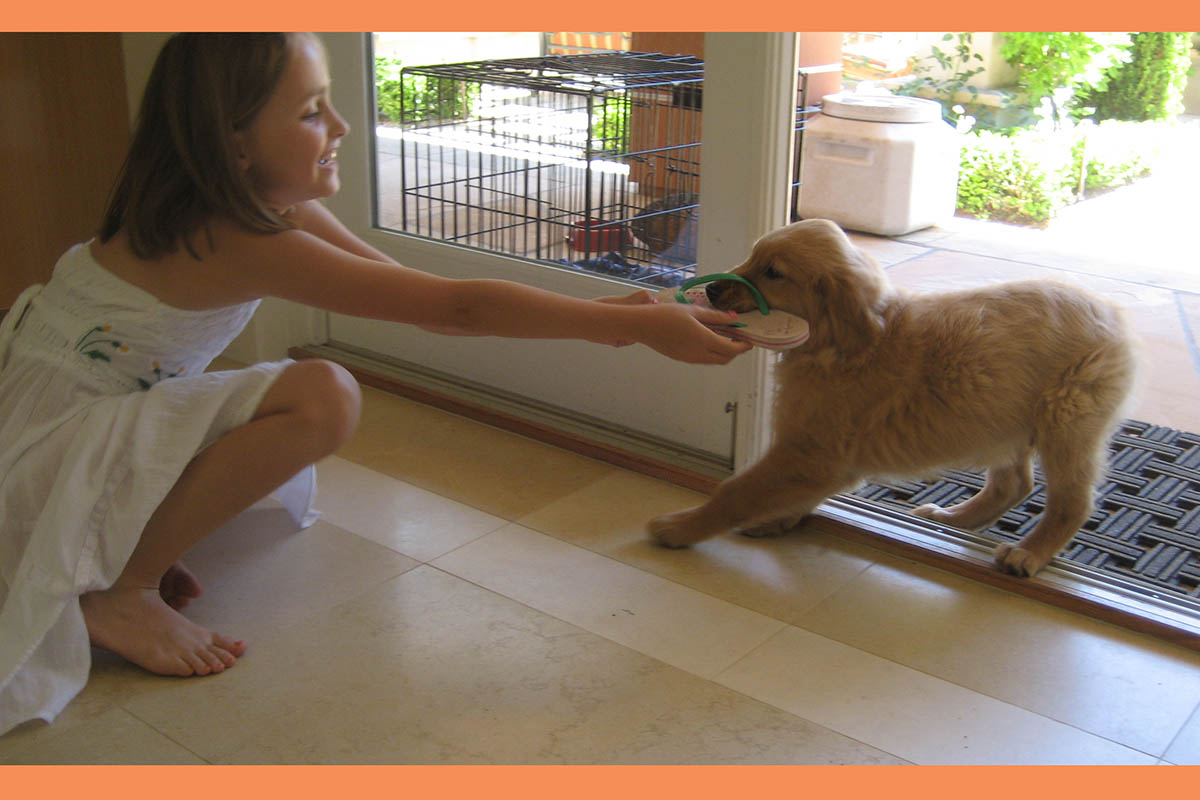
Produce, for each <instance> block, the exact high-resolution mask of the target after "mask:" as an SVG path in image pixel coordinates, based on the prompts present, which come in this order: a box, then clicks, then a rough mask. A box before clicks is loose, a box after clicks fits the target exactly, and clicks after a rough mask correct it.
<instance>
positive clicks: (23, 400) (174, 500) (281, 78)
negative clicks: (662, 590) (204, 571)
mask: <svg viewBox="0 0 1200 800" xmlns="http://www.w3.org/2000/svg"><path fill="white" fill-rule="evenodd" d="M347 131H348V126H347V125H346V121H345V120H344V119H342V118H341V117H340V116H338V113H337V112H336V111H335V110H334V108H333V106H332V104H331V103H330V97H329V75H328V72H327V68H326V62H325V56H324V52H323V50H322V48H321V45H320V43H319V41H318V40H317V39H316V38H315V37H312V36H308V35H285V34H184V35H179V36H176V37H174V38H173V39H171V40H170V41H169V42H168V43H167V44H166V46H165V47H164V48H163V51H162V52H161V53H160V54H159V57H158V60H157V62H156V64H155V66H154V70H153V73H152V75H151V77H150V81H149V83H148V85H147V87H146V93H145V98H144V101H143V105H142V108H141V113H140V116H139V120H138V124H137V130H136V132H135V135H134V140H133V144H132V146H131V148H130V152H129V155H128V157H127V159H126V162H125V164H124V167H123V169H122V173H121V176H120V178H119V180H118V184H117V187H116V189H115V191H114V193H113V197H112V199H111V201H110V205H109V208H108V210H107V213H106V215H105V218H104V220H103V223H102V227H101V229H100V234H99V236H98V237H97V238H96V239H95V240H92V241H90V242H88V243H84V244H80V245H76V246H75V247H73V248H72V249H71V250H70V251H68V252H67V253H66V254H65V255H64V256H63V257H62V259H61V260H60V261H59V263H58V264H57V265H56V266H55V270H54V275H53V277H52V278H51V280H50V281H49V282H48V283H47V285H46V286H45V287H33V288H31V289H30V290H29V291H27V292H26V293H25V294H23V295H22V297H21V298H20V299H19V300H18V302H17V303H16V305H15V306H14V308H12V310H11V311H10V312H9V314H8V315H7V317H6V318H5V319H4V321H3V327H2V328H0V578H2V581H0V604H2V606H0V733H3V732H4V731H7V730H9V729H10V728H12V727H13V726H15V725H17V724H19V723H21V722H23V721H25V720H29V719H33V718H38V717H40V718H42V719H45V720H52V719H53V718H54V717H55V716H56V715H57V714H58V713H59V712H60V711H61V710H62V708H63V707H64V706H65V705H66V703H67V702H68V701H69V700H70V699H71V698H72V697H73V696H74V695H75V694H76V693H77V692H78V691H79V690H80V689H81V688H82V687H83V685H84V684H85V682H86V680H87V675H88V670H89V668H90V651H89V642H90V643H91V644H94V645H97V646H99V647H102V648H106V649H109V650H112V651H115V652H116V653H119V654H120V655H122V656H124V657H125V658H126V659H128V660H130V661H132V662H134V663H136V664H138V665H140V666H142V667H144V668H146V669H148V670H150V671H152V672H156V673H160V674H164V675H207V674H212V673H216V672H221V671H222V670H224V669H226V668H227V667H230V666H232V665H233V664H234V662H235V661H236V660H237V658H238V657H239V656H241V655H242V654H243V653H244V652H245V650H246V645H245V644H244V643H243V642H241V641H237V640H234V639H232V638H230V637H228V636H225V635H222V634H219V633H212V632H210V631H207V630H205V629H203V628H201V627H200V626H198V625H196V624H194V623H192V622H191V621H189V620H188V619H187V618H186V617H184V616H183V615H182V614H180V613H179V609H181V608H183V606H185V605H186V604H187V602H188V601H189V600H190V599H191V598H193V597H195V596H196V595H197V594H198V593H199V591H200V587H199V584H198V583H197V582H196V579H195V578H194V577H193V576H192V575H191V574H190V573H189V572H188V571H187V570H186V569H185V568H184V567H183V566H182V565H181V564H180V563H179V562H178V559H179V557H180V556H181V555H182V554H183V553H184V552H186V551H187V550H188V549H189V548H190V547H191V546H192V545H193V544H195V543H196V542H197V541H199V540H200V539H201V538H203V537H204V536H206V535H207V534H208V533H210V532H211V531H213V530H214V529H215V528H217V527H218V526H220V525H221V524H222V523H224V522H226V521H227V520H229V519H231V518H232V517H233V516H235V515H236V514H238V513H239V512H241V511H242V510H244V509H245V508H247V507H248V506H250V505H251V504H252V503H254V502H256V501H257V500H259V499H260V498H262V497H264V496H266V495H267V494H270V493H272V492H275V494H276V496H278V497H279V498H280V499H281V500H282V501H283V502H284V504H285V506H287V507H288V510H289V511H290V512H291V513H292V515H293V517H294V518H295V519H296V521H297V523H298V524H299V525H305V524H309V523H310V522H311V521H312V513H311V511H310V509H309V500H310V498H311V495H312V491H313V482H312V476H313V469H312V464H313V463H314V462H316V461H317V460H319V459H321V458H322V457H324V456H326V455H328V454H330V453H332V452H334V451H335V450H336V449H337V448H338V446H339V445H341V443H342V442H344V441H345V440H346V438H347V437H348V436H349V435H350V434H351V432H352V431H353V430H354V427H355V425H356V424H357V421H358V414H359V401H360V397H359V391H358V387H357V385H356V384H355V382H354V380H353V379H352V378H351V377H350V376H349V375H348V374H347V373H346V372H345V370H343V369H342V368H340V367H338V366H337V365H335V364H332V363H329V362H326V361H320V360H311V361H302V362H293V361H283V362H279V363H269V364H258V365H255V366H253V367H250V368H247V369H244V370H236V371H228V372H217V373H204V372H203V370H204V369H205V367H206V366H207V365H208V363H209V362H210V361H211V360H212V359H213V358H214V357H215V356H216V355H218V354H219V353H220V352H221V351H222V350H223V349H224V348H225V347H226V346H227V345H228V343H229V342H230V341H231V340H232V339H233V338H234V336H236V335H237V333H238V332H239V331H240V330H241V328H242V327H243V326H244V325H245V323H246V322H247V321H248V320H249V318H250V316H251V314H252V313H253V311H254V309H255V307H256V305H257V303H258V302H259V300H260V299H261V298H262V297H265V296H276V297H282V298H286V299H288V300H294V301H297V302H301V303H307V304H310V305H313V306H318V307H320V308H325V309H328V310H330V311H335V312H339V313H343V314H353V315H358V316H363V317H372V318H376V319H387V320H395V321H398V322H406V323H411V324H413V325H417V326H420V327H421V328H424V329H426V330H432V331H437V332H441V333H446V334H456V335H491V336H508V337H531V338H572V339H584V340H588V341H592V342H598V343H603V344H610V345H623V344H630V343H634V342H641V343H643V344H646V345H648V346H650V347H652V348H654V349H655V350H657V351H658V352H660V353H662V354H664V355H666V356H669V357H672V358H676V359H680V360H683V361H689V362H696V363H724V362H726V361H728V360H730V359H731V358H733V357H734V356H736V355H738V354H739V353H741V352H744V351H745V350H746V349H747V348H748V345H745V344H741V343H735V342H732V341H730V340H728V339H726V338H724V337H721V336H718V335H716V334H714V333H712V332H711V331H710V330H708V328H706V327H705V326H704V324H702V323H705V322H707V323H721V322H727V321H729V315H727V314H725V313H724V312H717V311H712V310H703V309H698V308H697V307H695V306H687V305H682V304H661V305H658V304H654V303H653V302H651V301H650V299H649V296H648V295H647V294H646V293H644V292H641V293H637V294H635V295H632V296H630V297H627V298H621V299H615V300H609V301H607V302H596V301H590V300H578V299H574V298H569V297H565V296H561V295H557V294H552V293H548V292H543V291H540V290H537V289H533V288H530V287H527V286H524V285H520V284H515V283H508V282H503V281H491V280H466V281H454V280H448V279H444V278H440V277H437V276H434V275H429V274H426V273H423V272H419V271H416V270H412V269H408V268H405V267H402V266H400V265H398V264H396V263H395V262H393V261H392V260H391V259H390V258H388V257H387V256H385V255H384V254H382V253H380V252H379V251H377V250H375V249H374V248H372V247H370V246H369V245H367V244H365V243H364V242H362V241H361V240H359V239H358V238H356V237H355V236H354V235H352V234H351V233H350V232H349V231H348V230H347V229H346V228H345V227H343V226H342V225H341V224H340V223H339V222H338V221H337V220H336V219H335V218H334V217H333V216H332V215H331V214H330V213H329V212H328V211H326V210H325V208H324V207H323V206H322V205H321V204H320V203H319V202H317V200H318V198H323V197H328V196H329V195H332V194H333V193H334V192H335V191H337V189H338V172H337V169H338V166H337V150H338V144H339V142H340V141H341V139H342V137H343V136H345V135H346V133H347Z"/></svg>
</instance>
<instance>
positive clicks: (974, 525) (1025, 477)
mask: <svg viewBox="0 0 1200 800" xmlns="http://www.w3.org/2000/svg"><path fill="white" fill-rule="evenodd" d="M1031 491H1033V462H1032V460H1031V451H1030V449H1029V448H1025V449H1024V450H1022V451H1021V453H1020V454H1019V455H1018V456H1017V458H1016V460H1014V461H1013V463H1011V464H1006V465H1004V466H1002V467H991V468H989V469H988V471H987V479H986V481H985V482H984V484H983V488H982V489H980V490H979V491H978V492H977V493H976V494H975V496H974V497H971V498H968V499H967V500H964V501H963V502H961V503H958V504H956V505H953V506H951V507H950V508H942V507H940V506H937V505H934V504H933V503H927V504H925V505H923V506H920V507H919V508H914V509H913V512H912V513H914V514H916V515H917V516H918V517H924V518H925V519H929V520H933V521H934V522H940V523H942V524H943V525H952V526H954V527H955V528H963V529H965V530H976V529H978V528H983V527H986V526H988V525H991V524H992V523H993V522H995V521H996V520H997V519H999V518H1000V516H1001V515H1002V514H1003V513H1004V512H1005V511H1008V510H1009V509H1010V508H1012V507H1013V506H1015V505H1016V504H1017V503H1018V502H1020V501H1021V500H1023V499H1024V498H1025V497H1026V496H1027V495H1028V494H1029V493H1030V492H1031Z"/></svg>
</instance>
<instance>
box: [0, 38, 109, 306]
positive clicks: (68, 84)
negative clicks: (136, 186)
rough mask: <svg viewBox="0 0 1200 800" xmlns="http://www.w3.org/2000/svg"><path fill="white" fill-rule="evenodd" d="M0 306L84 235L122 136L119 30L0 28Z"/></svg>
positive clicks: (104, 192)
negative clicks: (0, 201)
mask: <svg viewBox="0 0 1200 800" xmlns="http://www.w3.org/2000/svg"><path fill="white" fill-rule="evenodd" d="M0 97H2V98H3V104H4V113H3V114H0V175H3V189H4V195H5V207H4V213H3V214H0V241H3V242H4V243H5V253H4V255H3V260H2V262H0V264H2V266H0V308H7V307H8V306H9V305H11V303H12V302H13V300H14V299H16V296H17V295H18V294H20V292H21V291H22V290H23V289H24V288H25V287H27V286H29V285H31V284H34V283H44V282H45V281H46V280H47V279H48V278H49V276H50V273H51V271H52V270H53V268H54V263H55V261H57V260H58V257H59V256H60V255H61V254H62V253H63V251H65V250H66V249H67V248H68V247H69V246H70V245H72V244H75V243H76V242H80V241H83V240H85V239H88V238H90V237H91V236H92V235H93V234H94V233H95V231H96V229H97V228H98V226H99V224H100V215H101V214H102V213H103V211H104V205H105V202H106V201H107V199H108V194H109V191H110V190H111V188H112V183H113V180H114V179H115V177H116V175H117V172H118V170H119V169H120V166H121V160H122V159H123V158H124V156H125V150H126V148H127V147H128V144H129V133H130V126H129V111H128V101H127V99H126V93H125V69H124V65H123V60H122V51H121V37H120V35H119V34H116V33H0Z"/></svg>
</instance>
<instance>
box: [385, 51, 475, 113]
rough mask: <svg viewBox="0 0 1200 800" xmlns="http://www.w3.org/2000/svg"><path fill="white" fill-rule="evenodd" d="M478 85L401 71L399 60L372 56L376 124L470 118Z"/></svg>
mask: <svg viewBox="0 0 1200 800" xmlns="http://www.w3.org/2000/svg"><path fill="white" fill-rule="evenodd" d="M478 97H479V86H478V85H476V84H470V83H464V82H462V81H455V80H449V79H440V78H431V77H428V76H425V75H409V74H404V73H403V72H402V64H401V62H400V59H398V58H392V57H387V56H375V99H376V102H377V103H378V121H379V122H400V120H401V113H402V112H403V114H404V117H405V121H407V122H437V121H441V120H452V119H463V118H465V117H468V116H470V114H471V109H472V107H473V106H474V104H475V101H476V100H477V99H478Z"/></svg>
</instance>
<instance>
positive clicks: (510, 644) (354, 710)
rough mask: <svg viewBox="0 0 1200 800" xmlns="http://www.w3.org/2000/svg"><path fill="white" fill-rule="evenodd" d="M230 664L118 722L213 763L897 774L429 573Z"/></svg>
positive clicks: (136, 707) (856, 746)
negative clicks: (762, 766) (647, 766)
mask: <svg viewBox="0 0 1200 800" xmlns="http://www.w3.org/2000/svg"><path fill="white" fill-rule="evenodd" d="M315 643H319V646H315ZM243 661H244V663H240V664H239V665H238V671H239V672H240V673H241V674H240V675H239V676H238V680H236V681H221V682H219V683H218V682H215V681H214V682H209V683H208V684H207V685H203V682H200V681H196V682H190V683H189V682H180V683H179V684H178V685H177V686H176V687H174V688H173V689H172V690H171V691H169V692H162V693H160V694H158V695H156V696H152V697H142V698H138V699H137V700H136V701H134V702H133V703H132V704H131V711H133V712H134V713H136V714H137V715H138V716H139V717H142V718H144V719H146V720H148V721H150V722H151V723H152V724H154V725H155V726H157V727H158V728H159V729H160V730H162V731H163V732H164V733H165V734H166V735H168V736H170V737H171V738H173V739H174V740H176V741H178V742H180V743H181V744H183V745H184V746H186V747H188V748H189V749H192V750H194V751H195V752H197V753H199V754H201V755H202V756H203V757H205V758H206V759H209V760H211V761H214V762H233V763H285V764H287V763H359V764H363V763H408V764H417V763H437V764H459V763H533V764H554V763H881V762H895V761H896V759H895V758H893V757H891V756H888V755H887V754H885V753H883V752H880V751H879V750H876V749H874V748H870V747H864V746H863V745H861V744H860V743H858V742H854V741H852V740H850V739H847V738H846V737H844V736H840V735H837V734H833V733H831V732H829V731H827V730H824V729H823V728H821V727H819V726H816V725H813V724H811V723H809V722H807V721H805V720H803V719H800V718H798V717H796V716H793V715H790V714H786V713H784V712H781V711H779V710H777V709H774V708H770V707H769V706H766V705H764V704H762V703H759V702H757V701H754V700H750V699H749V698H746V697H743V696H741V695H739V694H737V693H735V692H731V691H729V690H728V689H725V688H724V687H719V686H716V685H714V684H712V683H709V682H707V681H703V680H700V679H698V678H695V677H693V676H691V675H689V674H687V673H685V672H682V671H680V670H677V669H674V668H672V667H669V666H667V665H664V664H662V663H660V662H658V661H655V660H653V659H650V658H647V657H646V656H644V655H640V654H638V653H635V652H633V651H632V650H629V649H627V648H624V647H621V646H619V645H617V644H614V643H612V642H610V641H607V640H605V639H603V638H601V637H598V636H595V635H592V634H589V633H587V632H585V631H582V630H580V629H578V628H576V627H574V626H572V625H569V624H567V623H564V622H562V621H560V620H557V619H553V618H552V617H549V616H547V615H545V614H542V613H539V612H538V611H535V610H533V609H530V608H528V607H526V606H523V605H521V604H519V603H515V602H513V601H511V600H507V599H505V598H502V597H499V596H497V595H496V594H494V593H492V592H488V591H486V590H484V589H482V588H480V587H478V586H474V585H471V584H470V583H467V582H466V581H462V580H460V579H458V578H455V577H453V576H450V575H447V574H445V573H443V572H440V571H438V570H436V569H434V568H432V567H429V566H423V567H419V568H417V569H415V570H413V571H411V572H408V573H406V574H404V575H402V576H400V577H399V578H397V579H395V580H393V581H390V582H388V583H387V584H384V585H382V586H379V587H376V588H375V589H373V590H372V591H371V592H369V593H367V594H365V595H363V596H360V597H358V598H356V599H355V600H353V601H350V602H348V603H346V604H344V605H342V606H340V607H339V608H337V609H335V610H333V611H331V612H327V613H325V614H322V615H318V616H317V617H315V618H314V619H313V620H312V621H311V622H310V624H309V625H308V626H307V627H306V628H305V629H304V630H299V629H292V630H290V631H286V632H284V633H282V634H280V635H279V636H277V637H275V638H274V639H273V640H272V642H271V647H270V648H269V649H267V648H264V649H262V650H260V651H258V652H256V653H255V654H254V655H253V656H252V657H251V656H248V657H247V658H245V659H244V660H243ZM230 674H232V671H231V672H230V673H227V675H230Z"/></svg>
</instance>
